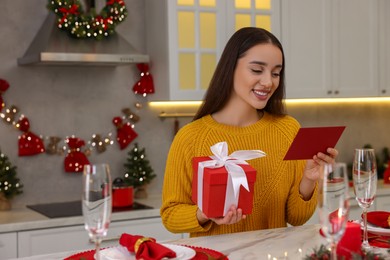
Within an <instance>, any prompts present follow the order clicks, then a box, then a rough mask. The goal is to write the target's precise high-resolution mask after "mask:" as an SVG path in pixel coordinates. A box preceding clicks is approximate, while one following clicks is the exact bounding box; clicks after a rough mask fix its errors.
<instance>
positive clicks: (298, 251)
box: [18, 224, 390, 260]
mask: <svg viewBox="0 0 390 260" xmlns="http://www.w3.org/2000/svg"><path fill="white" fill-rule="evenodd" d="M157 242H159V243H162V244H173V245H179V246H187V247H194V248H205V249H210V250H215V251H217V252H219V253H222V254H224V255H225V256H227V258H228V259H232V260H236V259H240V260H241V259H245V260H250V259H253V260H255V259H256V260H259V259H260V260H261V259H272V260H277V259H305V257H306V256H310V255H311V254H312V253H313V252H314V250H318V249H319V248H320V246H321V245H326V244H327V240H326V239H325V238H324V237H323V236H322V235H321V234H320V225H318V224H313V225H303V226H295V227H293V226H288V227H284V228H276V229H264V230H256V231H248V232H238V233H231V234H224V235H216V236H205V237H194V238H190V237H188V238H181V239H177V240H168V241H157ZM59 243H66V241H61V242H60V241H59ZM118 246H119V241H118ZM374 250H375V253H379V254H381V255H382V256H384V259H390V254H389V252H388V251H387V250H388V249H384V248H376V249H374ZM79 252H80V251H79ZM79 252H74V251H71V252H69V251H67V252H66V251H65V252H58V253H53V254H46V255H36V256H30V257H24V258H18V259H19V260H21V259H23V260H58V259H65V258H67V257H69V256H72V255H74V254H76V253H79Z"/></svg>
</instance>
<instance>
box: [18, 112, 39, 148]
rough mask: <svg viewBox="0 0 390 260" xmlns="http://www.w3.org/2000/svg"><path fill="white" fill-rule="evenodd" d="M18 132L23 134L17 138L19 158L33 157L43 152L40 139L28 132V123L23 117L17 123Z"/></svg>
mask: <svg viewBox="0 0 390 260" xmlns="http://www.w3.org/2000/svg"><path fill="white" fill-rule="evenodd" d="M18 125H19V129H20V131H22V132H24V133H23V134H22V135H21V136H19V156H26V155H35V154H39V153H43V152H45V146H44V144H43V141H42V139H41V138H39V137H38V136H37V135H35V134H34V133H32V132H30V122H29V121H28V119H27V117H23V118H22V119H20V120H19V122H18Z"/></svg>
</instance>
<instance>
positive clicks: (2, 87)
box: [0, 79, 9, 112]
mask: <svg viewBox="0 0 390 260" xmlns="http://www.w3.org/2000/svg"><path fill="white" fill-rule="evenodd" d="M8 88H9V83H8V82H7V81H6V80H4V79H0V112H1V110H2V109H3V107H5V103H4V101H3V97H2V94H3V93H4V92H5V91H6V90H7V89H8Z"/></svg>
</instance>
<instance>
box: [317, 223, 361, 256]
mask: <svg viewBox="0 0 390 260" xmlns="http://www.w3.org/2000/svg"><path fill="white" fill-rule="evenodd" d="M360 232H361V231H360V224H357V223H353V222H347V226H346V228H345V232H344V235H343V236H342V238H341V239H340V241H339V242H338V244H337V255H339V256H344V257H346V259H351V257H352V255H353V254H361V253H362V251H361V245H362V241H361V235H360ZM320 234H321V236H323V237H325V235H324V233H323V232H322V230H321V229H320Z"/></svg>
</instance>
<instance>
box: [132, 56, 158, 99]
mask: <svg viewBox="0 0 390 260" xmlns="http://www.w3.org/2000/svg"><path fill="white" fill-rule="evenodd" d="M137 68H138V69H139V71H140V72H141V78H140V80H139V81H138V82H137V83H135V84H134V86H133V91H134V93H135V94H141V95H144V96H145V95H146V94H153V93H154V85H153V77H152V74H150V73H149V65H148V64H146V63H138V64H137Z"/></svg>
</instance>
